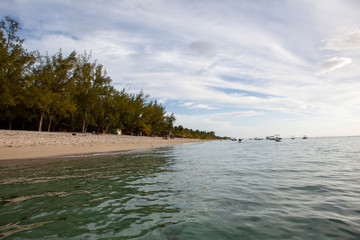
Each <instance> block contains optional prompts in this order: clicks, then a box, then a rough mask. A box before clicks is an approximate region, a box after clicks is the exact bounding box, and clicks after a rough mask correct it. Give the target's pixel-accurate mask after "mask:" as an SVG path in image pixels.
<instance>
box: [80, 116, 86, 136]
mask: <svg viewBox="0 0 360 240" xmlns="http://www.w3.org/2000/svg"><path fill="white" fill-rule="evenodd" d="M85 125H86V119H85V118H83V124H82V129H81V132H82V133H85Z"/></svg>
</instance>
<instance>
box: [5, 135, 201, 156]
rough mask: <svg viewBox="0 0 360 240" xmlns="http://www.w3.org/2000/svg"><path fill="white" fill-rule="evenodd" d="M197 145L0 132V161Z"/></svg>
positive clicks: (177, 141) (156, 139) (116, 137)
mask: <svg viewBox="0 0 360 240" xmlns="http://www.w3.org/2000/svg"><path fill="white" fill-rule="evenodd" d="M198 142H201V140H198V139H182V138H176V139H163V138H161V137H136V136H119V135H109V134H101V135H95V134H90V133H85V134H84V133H76V135H73V134H72V133H53V132H35V131H9V130H0V160H6V159H31V158H44V157H55V156H69V155H78V154H93V153H104V152H117V151H118V152H121V151H129V150H135V149H142V148H151V147H157V146H168V145H177V144H183V143H198Z"/></svg>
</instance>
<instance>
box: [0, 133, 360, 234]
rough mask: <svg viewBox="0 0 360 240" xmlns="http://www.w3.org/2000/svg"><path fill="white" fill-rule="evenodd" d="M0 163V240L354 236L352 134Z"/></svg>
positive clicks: (356, 147) (359, 157)
mask: <svg viewBox="0 0 360 240" xmlns="http://www.w3.org/2000/svg"><path fill="white" fill-rule="evenodd" d="M0 166H1V168H0V203H1V210H0V239H171V240H175V239H206V240H208V239H360V137H334V138H309V139H306V140H303V139H295V140H290V139H283V142H275V141H269V140H263V141H255V140H246V141H243V142H242V143H237V142H232V141H213V142H206V143H201V144H185V145H179V146H174V147H166V148H157V149H152V150H146V151H141V152H132V153H126V154H107V155H95V156H83V157H67V158H52V159H51V161H29V163H27V164H25V165H20V164H10V165H6V164H5V165H4V164H2V165H0Z"/></svg>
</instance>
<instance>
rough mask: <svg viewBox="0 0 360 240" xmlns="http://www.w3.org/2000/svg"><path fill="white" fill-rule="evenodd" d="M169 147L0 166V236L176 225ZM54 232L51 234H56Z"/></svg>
mask: <svg viewBox="0 0 360 240" xmlns="http://www.w3.org/2000/svg"><path fill="white" fill-rule="evenodd" d="M171 164H172V162H171V158H169V156H167V151H164V150H157V151H156V152H144V153H137V154H128V155H125V154H122V155H119V156H106V157H104V156H102V157H87V158H82V159H71V160H69V159H64V160H56V161H55V162H52V163H49V162H41V163H39V162H35V163H33V164H28V165H25V166H21V167H20V168H19V167H17V166H11V165H10V166H7V167H5V168H2V169H1V179H0V184H1V185H0V189H1V205H2V208H1V215H0V221H1V226H2V227H1V228H0V231H1V234H2V235H1V236H2V238H5V237H7V236H12V237H14V236H21V237H25V238H44V237H48V238H50V237H56V238H71V237H78V238H89V237H90V238H92V237H94V238H96V237H99V236H101V237H114V236H119V237H121V236H122V237H134V236H140V235H144V234H145V233H146V232H147V231H151V229H156V228H159V227H163V226H167V225H169V224H175V223H178V222H179V220H177V219H174V218H173V217H172V216H173V215H174V213H176V212H177V211H178V208H177V207H176V206H174V204H173V203H172V198H173V197H174V196H173V194H174V192H172V189H170V188H169V187H166V188H163V187H161V185H166V184H167V182H169V181H170V179H169V177H171V175H166V172H169V171H172V170H171V169H170V168H169V166H170V165H171ZM54 233H55V234H54Z"/></svg>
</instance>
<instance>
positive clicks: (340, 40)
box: [325, 28, 360, 51]
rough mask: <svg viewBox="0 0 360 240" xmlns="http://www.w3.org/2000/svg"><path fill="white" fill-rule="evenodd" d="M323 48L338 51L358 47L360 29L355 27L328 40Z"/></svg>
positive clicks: (359, 43)
mask: <svg viewBox="0 0 360 240" xmlns="http://www.w3.org/2000/svg"><path fill="white" fill-rule="evenodd" d="M325 49H329V50H338V51H339V50H350V49H360V29H359V28H355V29H354V30H352V31H350V32H348V33H345V34H344V35H342V36H340V37H337V38H333V39H330V40H328V41H327V42H326V45H325Z"/></svg>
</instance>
